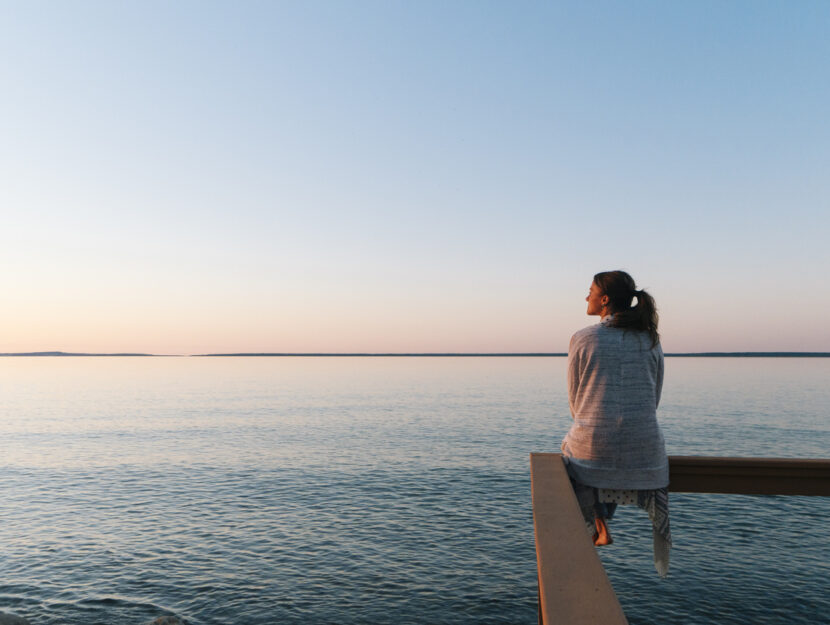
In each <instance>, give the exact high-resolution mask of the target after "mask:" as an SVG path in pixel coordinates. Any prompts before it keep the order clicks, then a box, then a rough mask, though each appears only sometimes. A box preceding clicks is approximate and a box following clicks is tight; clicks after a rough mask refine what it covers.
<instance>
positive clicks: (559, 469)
mask: <svg viewBox="0 0 830 625" xmlns="http://www.w3.org/2000/svg"><path fill="white" fill-rule="evenodd" d="M530 483H531V492H532V496H533V528H534V532H535V535H536V564H537V567H538V571H539V620H540V622H543V623H545V625H558V624H559V625H597V624H602V625H625V624H626V623H628V621H627V620H626V618H625V614H624V613H623V610H622V607H620V603H619V601H618V600H617V596H616V594H614V589H613V587H612V586H611V582H610V581H609V580H608V576H607V575H606V574H605V569H604V568H603V567H602V562H600V559H599V556H597V552H596V548H595V547H594V544H593V541H592V540H591V537H590V536H589V534H588V532H587V531H586V529H585V521H584V520H583V518H582V512H581V511H580V510H579V504H578V503H577V501H576V495H574V491H573V488H572V487H571V482H570V480H569V479H568V473H567V471H566V470H565V465H564V463H563V462H562V455H561V454H548V453H533V454H530Z"/></svg>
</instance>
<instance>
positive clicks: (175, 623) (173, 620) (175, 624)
mask: <svg viewBox="0 0 830 625" xmlns="http://www.w3.org/2000/svg"><path fill="white" fill-rule="evenodd" d="M0 625H3V623H2V622H0ZM147 625H184V623H182V621H181V619H180V618H179V617H178V616H160V617H158V618H157V619H156V620H155V621H152V622H150V623H147Z"/></svg>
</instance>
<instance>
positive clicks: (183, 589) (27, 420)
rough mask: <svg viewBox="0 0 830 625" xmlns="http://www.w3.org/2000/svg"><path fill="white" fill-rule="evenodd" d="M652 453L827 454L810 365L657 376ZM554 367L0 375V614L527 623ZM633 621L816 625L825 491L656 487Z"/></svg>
mask: <svg viewBox="0 0 830 625" xmlns="http://www.w3.org/2000/svg"><path fill="white" fill-rule="evenodd" d="M666 370H667V373H666V387H665V389H664V393H663V402H664V403H663V406H662V407H661V420H662V425H663V429H664V433H665V435H666V439H667V444H668V447H669V453H672V454H709V455H747V456H751V455H757V456H781V457H830V420H828V406H830V383H828V382H830V359H679V358H673V359H668V360H667V366H666ZM564 376H565V361H564V359H561V358H375V359H371V358H362V359H361V358H329V359H325V358H250V359H248V358H233V359H230V358H228V359H221V358H214V359H210V358H204V359H199V358H106V359H104V358H99V359H96V358H31V359H29V358H2V359H0V410H2V418H0V610H4V611H7V612H15V613H17V614H20V615H23V616H26V617H28V618H29V619H30V620H31V621H32V622H33V623H34V624H35V625H47V624H55V625H57V624H73V623H85V624H89V623H101V624H107V625H118V624H121V623H124V624H130V625H132V624H135V625H139V624H141V623H143V622H145V621H148V620H150V619H152V618H155V617H157V616H160V615H162V614H176V615H178V616H180V617H181V618H183V619H185V620H186V622H188V623H192V624H228V623H239V624H242V623H245V624H254V623H257V624H258V623H262V624H266V623H267V624H271V623H361V624H362V623H368V624H372V623H378V624H381V623H390V624H391V623H428V624H432V623H436V624H438V623H448V624H449V623H453V624H458V623H470V624H472V623H476V624H478V623H527V624H532V623H535V622H536V562H535V551H534V543H533V526H532V518H531V509H530V484H529V470H528V453H529V452H531V451H556V450H558V447H559V441H560V440H561V438H562V436H563V435H564V433H565V432H566V431H567V428H568V427H569V420H570V417H569V415H568V404H567V398H566V396H565V394H564V386H565V384H564ZM671 506H672V525H673V527H672V529H673V534H674V538H675V542H676V548H675V549H674V551H673V554H672V558H673V559H672V569H671V573H670V575H669V577H668V578H667V579H665V580H661V579H659V577H658V576H657V574H656V573H655V572H654V569H653V567H652V564H651V539H650V526H649V523H648V519H647V517H646V516H645V513H643V512H642V511H640V510H638V509H636V508H635V509H628V508H624V509H621V511H620V512H619V513H618V516H617V518H616V519H615V521H614V525H612V529H613V530H614V532H615V540H616V543H615V544H614V545H613V546H612V547H610V548H607V549H605V550H602V551H601V553H602V557H603V561H604V562H605V565H606V569H607V571H608V574H609V576H610V578H611V580H612V582H613V584H614V587H615V588H616V590H617V593H618V595H619V596H620V600H621V602H622V604H623V607H624V609H625V610H626V613H627V615H628V616H629V619H630V621H631V623H632V624H640V623H643V624H644V623H654V624H658V623H659V624H666V623H678V624H679V623H683V624H689V623H705V624H710V623H718V624H724V623H727V624H728V623H746V624H750V623H752V624H757V623H790V624H798V623H805V624H807V623H810V624H811V625H812V624H813V623H817V622H824V623H827V622H830V617H828V615H830V581H828V580H830V541H828V538H827V536H828V530H827V524H828V517H830V498H807V497H750V496H726V495H679V494H678V495H673V497H672V499H671Z"/></svg>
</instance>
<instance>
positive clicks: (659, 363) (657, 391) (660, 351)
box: [654, 346, 663, 408]
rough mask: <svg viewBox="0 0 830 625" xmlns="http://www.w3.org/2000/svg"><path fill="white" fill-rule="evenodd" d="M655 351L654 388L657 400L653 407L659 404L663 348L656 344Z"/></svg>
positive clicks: (661, 386)
mask: <svg viewBox="0 0 830 625" xmlns="http://www.w3.org/2000/svg"><path fill="white" fill-rule="evenodd" d="M656 349H657V350H658V351H657V387H656V388H655V389H654V391H655V393H654V396H655V399H656V400H657V401H656V402H655V404H654V407H655V408H657V407H658V406H659V405H660V396H661V395H662V394H663V349H662V348H661V347H660V346H658V347H657V348H656Z"/></svg>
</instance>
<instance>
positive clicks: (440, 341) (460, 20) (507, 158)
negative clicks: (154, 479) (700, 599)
mask: <svg viewBox="0 0 830 625" xmlns="http://www.w3.org/2000/svg"><path fill="white" fill-rule="evenodd" d="M0 58H2V61H0V81H2V83H0V84H2V92H3V96H2V97H1V98H0V124H2V130H0V133H1V134H0V171H2V184H0V226H2V228H0V237H2V240H1V241H0V292H1V293H2V300H1V301H0V304H2V305H0V352H15V351H38V350H64V351H97V352H101V351H139V352H154V353H183V354H187V353H205V352H228V351H280V352H293V351H332V352H337V351H414V352H417V351H534V352H535V351H566V350H567V345H568V339H569V337H570V335H571V334H572V333H573V332H574V331H575V330H577V329H579V328H580V327H582V326H585V325H588V324H589V323H592V322H594V321H595V319H592V318H588V317H586V316H585V314H584V313H585V302H584V298H585V295H586V294H587V290H588V286H589V284H590V282H591V278H592V276H593V274H594V273H596V272H597V271H601V270H606V269H616V268H625V269H627V270H629V271H630V273H631V274H632V275H633V276H634V277H635V279H636V280H637V281H638V284H639V285H640V286H641V287H646V288H647V289H649V290H650V292H651V293H652V294H653V295H654V297H655V299H656V300H657V304H658V306H659V308H660V311H661V315H662V317H661V331H662V334H663V346H664V349H666V351H709V350H715V351H737V350H806V351H830V322H829V321H828V320H827V319H825V318H824V317H825V316H827V315H828V314H830V312H828V311H830V279H828V270H829V269H830V249H829V246H828V235H830V114H828V111H830V3H828V2H824V1H821V2H808V1H798V2H789V1H781V2H763V1H757V0H752V1H747V2H737V1H736V2H720V1H717V2H685V3H681V2H671V3H669V2H657V1H655V2H608V3H605V2H590V3H587V2H568V3H562V2H557V3H553V2H538V3H537V2H484V1H479V0H476V1H472V0H470V1H467V2H461V1H456V2H443V1H442V2H437V1H436V2H430V1H424V0H418V1H411V2H392V1H390V0H383V1H377V2H370V1H360V2H358V1H354V2H344V1H343V2H335V1H327V2H323V1H318V2H300V1H297V2H221V3H220V2H205V1H202V0H199V1H192V2H184V1H176V2H167V1H163V2H162V1H158V2H152V1H146V0H142V1H135V2H112V1H110V0H107V1H101V2H58V1H54V2H34V1H30V0H25V1H23V0H21V1H19V2H5V1H3V2H0Z"/></svg>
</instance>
